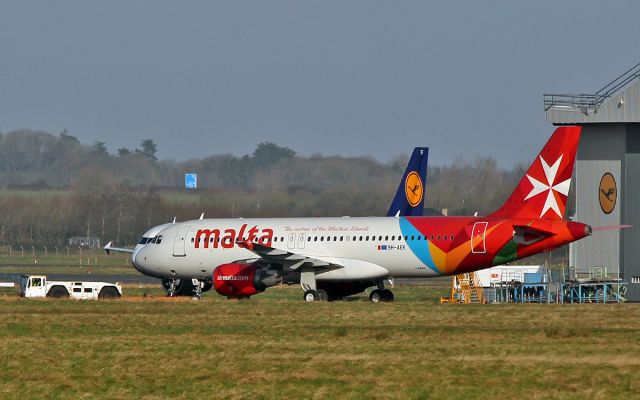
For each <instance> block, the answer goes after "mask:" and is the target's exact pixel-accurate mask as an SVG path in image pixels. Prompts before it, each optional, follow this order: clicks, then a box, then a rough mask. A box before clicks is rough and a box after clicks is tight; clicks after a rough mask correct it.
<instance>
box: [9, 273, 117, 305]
mask: <svg viewBox="0 0 640 400" xmlns="http://www.w3.org/2000/svg"><path fill="white" fill-rule="evenodd" d="M20 296H21V297H54V298H72V299H80V300H97V299H115V298H119V297H121V296H122V288H121V287H120V284H118V283H115V284H113V283H107V282H61V281H48V280H47V277H46V276H45V275H22V276H21V277H20Z"/></svg>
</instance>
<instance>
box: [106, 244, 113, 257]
mask: <svg viewBox="0 0 640 400" xmlns="http://www.w3.org/2000/svg"><path fill="white" fill-rule="evenodd" d="M111 243H113V242H109V243H107V244H106V246H104V251H106V252H107V255H109V253H110V252H111Z"/></svg>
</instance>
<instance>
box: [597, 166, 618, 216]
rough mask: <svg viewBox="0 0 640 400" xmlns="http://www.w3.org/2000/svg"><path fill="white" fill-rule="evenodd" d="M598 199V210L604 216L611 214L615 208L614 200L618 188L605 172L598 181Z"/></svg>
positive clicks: (610, 176) (616, 197)
mask: <svg viewBox="0 0 640 400" xmlns="http://www.w3.org/2000/svg"><path fill="white" fill-rule="evenodd" d="M599 189H600V190H599V193H598V199H599V200H600V208H601V209H602V212H603V213H605V214H611V212H612V211H613V209H614V208H616V200H618V188H617V186H616V180H615V178H614V177H613V175H611V173H610V172H606V173H605V174H604V175H602V178H601V179H600V188H599Z"/></svg>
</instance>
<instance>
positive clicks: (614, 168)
mask: <svg viewBox="0 0 640 400" xmlns="http://www.w3.org/2000/svg"><path fill="white" fill-rule="evenodd" d="M621 169H622V163H621V162H620V161H618V160H577V161H576V199H578V201H576V218H575V220H576V221H580V222H583V223H586V224H589V225H591V226H592V227H598V226H612V225H620V215H621V213H620V204H619V202H618V204H616V206H615V208H614V209H613V211H612V212H611V213H610V214H605V213H604V212H603V211H602V209H601V208H600V201H599V188H600V179H601V178H602V175H604V174H605V173H607V172H609V173H611V174H612V175H613V176H614V178H615V180H616V182H621V181H622V179H621ZM622 195H623V193H622V190H620V186H619V185H618V199H620V196H622ZM575 247H576V250H575V251H576V253H575V259H574V261H575V265H574V266H573V267H575V268H576V270H578V271H589V270H591V268H592V267H594V266H602V267H606V268H607V271H608V272H609V273H610V274H618V273H619V272H620V264H621V263H620V231H618V230H609V231H602V232H596V233H594V234H593V235H592V236H590V237H587V238H584V239H582V240H580V241H578V242H576V244H575Z"/></svg>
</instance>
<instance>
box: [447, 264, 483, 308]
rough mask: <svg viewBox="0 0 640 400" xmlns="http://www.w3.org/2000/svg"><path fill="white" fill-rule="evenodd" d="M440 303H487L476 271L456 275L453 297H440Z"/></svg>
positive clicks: (452, 289)
mask: <svg viewBox="0 0 640 400" xmlns="http://www.w3.org/2000/svg"><path fill="white" fill-rule="evenodd" d="M440 303H461V304H485V303H486V299H485V296H484V289H483V288H482V286H480V280H479V279H478V276H477V275H476V273H475V272H467V273H464V274H459V275H454V276H453V278H452V283H451V297H442V298H440Z"/></svg>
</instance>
